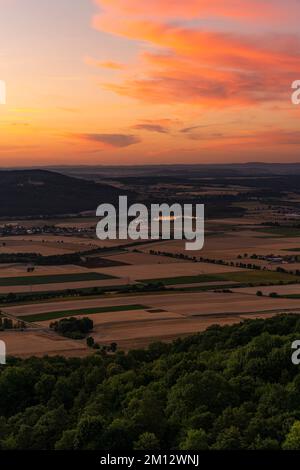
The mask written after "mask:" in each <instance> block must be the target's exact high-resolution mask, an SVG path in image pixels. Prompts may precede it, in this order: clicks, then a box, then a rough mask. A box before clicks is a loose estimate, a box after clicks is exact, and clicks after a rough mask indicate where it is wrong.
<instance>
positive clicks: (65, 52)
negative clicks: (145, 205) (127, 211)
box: [0, 0, 300, 166]
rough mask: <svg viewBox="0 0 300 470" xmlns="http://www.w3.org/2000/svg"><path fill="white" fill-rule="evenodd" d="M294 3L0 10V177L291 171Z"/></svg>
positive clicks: (297, 62)
mask: <svg viewBox="0 0 300 470" xmlns="http://www.w3.org/2000/svg"><path fill="white" fill-rule="evenodd" d="M299 21H300V2H299V1H298V0H284V1H283V0H226V1H225V0H184V1H183V0H151V1H149V0H147V1H146V0H94V1H93V0H76V1H74V0H51V1H50V0H0V79H2V80H5V82H6V86H7V104H6V105H4V106H0V161H1V164H2V166H18V165H21V166H30V165H35V166H37V165H41V166H42V165H46V164H47V165H48V164H55V165H56V164H116V165H120V164H125V165H127V164H148V163H153V164H158V163H188V162H193V163H210V162H222V163H223V162H243V161H274V162H275V161H276V162H287V161H300V158H299V157H300V153H299V150H300V106H295V105H292V103H291V84H292V82H293V81H294V80H297V79H298V80H299V79H300V33H299Z"/></svg>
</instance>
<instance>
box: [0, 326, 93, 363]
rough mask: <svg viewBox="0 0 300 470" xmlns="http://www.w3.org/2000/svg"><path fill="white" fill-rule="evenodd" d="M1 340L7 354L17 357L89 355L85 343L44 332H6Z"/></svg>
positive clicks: (2, 334) (2, 333)
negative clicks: (3, 342)
mask: <svg viewBox="0 0 300 470" xmlns="http://www.w3.org/2000/svg"><path fill="white" fill-rule="evenodd" d="M0 336H1V340H2V341H5V344H6V350H7V354H8V355H10V356H17V357H30V356H44V355H46V354H47V355H49V356H56V355H57V354H62V355H64V356H66V357H71V356H85V355H86V354H88V353H89V351H88V349H87V347H86V345H85V343H84V342H83V341H74V340H71V339H67V338H63V337H59V336H58V335H52V334H49V333H45V332H43V331H34V330H30V331H22V332H15V331H5V332H1V335H0Z"/></svg>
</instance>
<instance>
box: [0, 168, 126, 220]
mask: <svg viewBox="0 0 300 470" xmlns="http://www.w3.org/2000/svg"><path fill="white" fill-rule="evenodd" d="M118 196H119V190H117V189H116V188H114V187H112V186H110V185H106V184H105V185H104V184H98V183H95V182H93V181H87V180H83V179H79V178H74V177H71V176H65V175H62V174H60V173H55V172H52V171H47V170H11V171H0V200H1V205H0V217H6V216H7V217H16V216H39V215H43V216H45V215H55V214H69V213H78V212H81V211H86V210H93V211H96V208H97V206H98V205H99V204H101V203H103V202H109V203H110V202H115V201H117V198H118Z"/></svg>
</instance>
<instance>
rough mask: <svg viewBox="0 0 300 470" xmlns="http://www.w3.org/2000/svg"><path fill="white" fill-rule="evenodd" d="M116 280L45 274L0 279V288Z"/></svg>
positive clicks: (90, 275)
mask: <svg viewBox="0 0 300 470" xmlns="http://www.w3.org/2000/svg"><path fill="white" fill-rule="evenodd" d="M105 279H117V278H116V277H114V276H109V275H107V274H101V273H88V272H87V273H86V272H84V273H71V274H49V275H48V274H47V275H41V276H18V277H0V286H30V285H35V284H57V283H64V282H80V281H101V280H102V281H103V280H105Z"/></svg>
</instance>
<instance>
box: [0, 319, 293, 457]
mask: <svg viewBox="0 0 300 470" xmlns="http://www.w3.org/2000/svg"><path fill="white" fill-rule="evenodd" d="M296 338H300V318H299V316H298V315H285V316H280V317H277V318H272V319H269V320H254V321H246V322H244V323H242V324H240V325H235V326H226V327H223V328H221V327H218V326H216V327H212V328H209V329H208V330H207V331H206V332H204V333H202V334H198V335H196V336H191V337H188V338H185V339H178V340H176V341H175V342H174V343H173V344H172V345H165V344H161V343H156V344H153V345H152V346H151V347H150V348H149V349H148V350H135V351H130V352H129V353H128V354H126V355H125V354H124V353H122V352H119V353H117V354H116V355H115V356H101V355H99V354H96V355H94V356H91V357H89V358H86V359H64V358H62V357H56V358H49V357H47V358H31V359H28V360H24V361H21V360H17V359H10V360H9V365H7V366H2V367H1V369H0V396H1V400H0V415H1V417H0V445H1V449H53V448H55V449H101V450H111V451H114V450H120V449H122V450H124V449H126V450H129V449H132V448H134V449H143V450H154V449H165V450H166V449H193V450H201V449H279V448H284V449H289V448H296V449H300V366H298V367H297V366H295V365H293V364H292V362H291V342H292V340H294V339H296Z"/></svg>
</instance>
